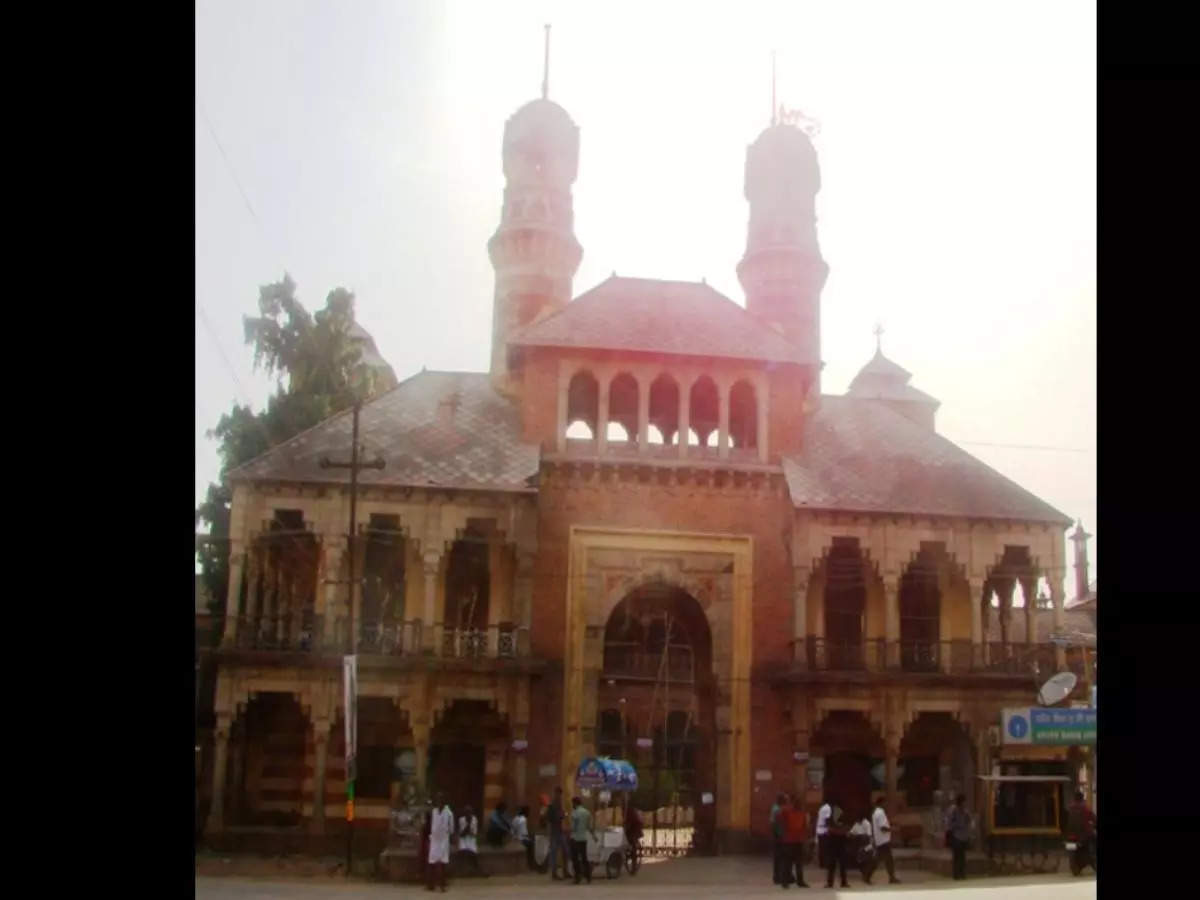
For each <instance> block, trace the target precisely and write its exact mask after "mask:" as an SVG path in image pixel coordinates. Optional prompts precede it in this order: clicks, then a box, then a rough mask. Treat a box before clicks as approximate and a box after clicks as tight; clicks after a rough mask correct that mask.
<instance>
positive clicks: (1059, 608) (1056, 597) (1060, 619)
mask: <svg viewBox="0 0 1200 900" xmlns="http://www.w3.org/2000/svg"><path fill="white" fill-rule="evenodd" d="M1049 581H1050V599H1051V600H1052V601H1053V602H1054V630H1055V631H1057V632H1062V631H1063V630H1064V629H1065V628H1066V610H1065V609H1064V607H1063V603H1064V602H1065V600H1064V597H1063V586H1062V573H1061V572H1055V573H1054V574H1053V575H1052V576H1051V577H1050V579H1049ZM1066 666H1067V648H1066V647H1064V646H1063V645H1062V644H1061V643H1059V644H1055V646H1054V667H1055V668H1056V669H1057V670H1058V671H1060V672H1061V671H1062V670H1063V669H1065V668H1066Z"/></svg>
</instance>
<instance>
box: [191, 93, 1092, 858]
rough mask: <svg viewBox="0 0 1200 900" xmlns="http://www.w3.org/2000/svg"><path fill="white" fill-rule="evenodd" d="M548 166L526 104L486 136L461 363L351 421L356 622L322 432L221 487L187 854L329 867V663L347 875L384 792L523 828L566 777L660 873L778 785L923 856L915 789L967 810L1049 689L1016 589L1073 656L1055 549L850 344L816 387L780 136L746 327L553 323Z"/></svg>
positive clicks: (567, 128)
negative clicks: (875, 801)
mask: <svg viewBox="0 0 1200 900" xmlns="http://www.w3.org/2000/svg"><path fill="white" fill-rule="evenodd" d="M579 147H580V131H579V128H578V127H577V126H576V124H575V123H574V121H573V120H572V119H571V116H570V115H569V114H568V113H567V111H566V110H565V109H563V107H562V106H560V105H558V104H557V103H555V102H553V101H551V100H549V99H548V98H547V97H546V96H544V95H543V97H542V98H540V99H535V100H533V101H532V102H530V103H528V104H526V105H525V106H522V107H521V108H520V109H518V110H517V111H516V112H515V113H514V114H513V115H512V116H511V118H509V120H508V122H507V124H506V126H505V129H504V137H503V145H502V148H501V164H502V168H503V173H504V177H505V188H504V194H503V200H502V205H501V210H500V220H499V224H498V227H497V229H496V231H495V234H494V235H493V236H492V238H491V240H490V241H489V243H488V247H487V251H488V253H489V255H490V259H491V262H492V265H493V267H494V269H495V294H494V300H493V328H492V345H491V355H490V365H489V366H488V368H487V370H486V371H479V372H440V371H425V370H422V371H421V372H420V373H418V374H416V375H413V376H412V377H409V378H407V379H405V380H403V381H400V382H399V383H398V384H397V385H395V386H394V387H392V388H391V389H389V390H386V391H384V392H382V393H379V394H378V395H376V396H374V397H373V398H372V399H371V400H369V401H368V402H367V403H366V404H365V405H364V406H363V408H362V411H361V425H360V441H361V445H362V448H363V452H364V453H365V454H366V455H367V456H368V457H370V458H376V457H377V458H381V459H382V460H384V467H383V468H381V469H367V470H364V471H363V472H361V473H360V475H359V482H358V485H359V486H358V497H357V505H356V509H357V518H356V521H355V522H354V531H353V534H354V539H353V549H354V553H355V560H354V566H353V571H354V573H355V589H354V591H353V592H351V591H350V589H349V588H350V585H349V584H348V572H349V568H348V562H349V560H348V550H349V543H350V542H349V540H348V518H349V510H350V497H349V488H348V476H347V473H346V470H345V469H340V470H339V469H336V468H329V467H325V466H322V464H321V461H322V459H323V458H330V457H337V458H342V459H345V458H347V457H348V456H349V453H350V447H351V430H352V416H351V413H350V412H349V411H347V412H344V413H341V414H338V415H335V416H333V417H332V418H330V419H329V420H327V421H326V422H324V423H322V424H320V425H318V426H317V427H315V428H313V429H310V430H308V431H305V432H304V433H302V434H300V435H297V436H296V437H294V438H292V439H291V440H289V441H287V442H285V443H283V444H280V445H278V446H276V447H274V448H273V449H271V450H270V451H269V452H267V453H265V454H264V455H262V456H261V457H259V458H257V459H255V460H253V461H251V462H249V463H247V464H246V465H244V466H242V467H240V468H239V469H237V470H235V471H234V472H232V473H231V475H230V480H231V484H232V485H233V504H232V510H231V526H230V534H231V556H230V590H229V597H230V600H229V609H228V610H227V614H226V616H225V618H224V624H223V637H222V640H221V643H220V646H219V647H218V648H217V649H216V650H214V651H213V653H214V659H215V661H216V663H215V664H216V692H215V703H214V709H215V725H216V727H215V729H214V735H215V736H214V738H213V745H212V748H211V766H210V769H211V772H212V782H211V784H212V788H211V804H210V808H209V811H208V815H207V824H206V835H207V839H208V840H209V841H211V842H212V843H213V844H214V845H217V846H236V845H242V846H245V845H248V844H251V843H253V841H254V840H257V839H262V840H266V839H265V838H261V836H262V835H263V834H268V833H269V834H272V835H275V837H272V838H270V840H271V841H273V842H274V843H271V846H273V847H283V846H288V847H291V848H293V849H300V848H301V847H309V848H318V847H327V848H330V850H331V851H332V852H338V848H339V847H340V846H342V845H341V843H340V842H341V841H343V840H344V830H343V829H345V827H346V826H345V823H344V811H345V793H344V791H345V782H344V777H345V768H344V753H345V737H344V727H343V721H344V713H345V711H344V704H343V688H342V657H343V655H345V654H348V653H353V654H356V656H357V661H358V662H357V665H358V693H359V697H358V701H357V711H356V715H357V722H358V753H357V785H356V787H357V800H356V806H355V817H356V841H362V842H365V843H364V849H365V848H366V847H367V846H374V845H372V844H370V842H371V841H372V840H375V841H376V842H380V841H382V840H383V837H382V836H383V835H384V833H385V831H386V823H387V821H388V814H389V810H391V809H393V808H395V807H396V806H397V805H401V804H403V803H404V802H406V798H407V799H411V798H413V797H419V796H423V795H424V794H426V793H427V792H429V791H432V790H433V789H435V788H440V789H443V790H445V791H446V792H447V793H448V795H449V797H450V799H451V802H452V803H454V804H456V805H460V806H461V805H462V804H464V803H470V804H472V805H473V806H474V807H475V808H476V809H477V810H478V809H481V808H482V809H490V808H491V806H492V805H493V804H494V803H495V802H496V801H497V800H500V799H504V800H506V801H507V802H508V803H509V805H510V806H512V805H514V804H520V803H528V804H530V805H531V806H533V807H534V808H535V809H536V802H537V798H538V796H539V795H541V794H544V793H549V792H550V791H551V790H552V788H553V787H554V786H556V785H561V786H562V787H564V789H565V790H566V791H567V792H568V796H569V795H570V792H571V791H572V789H573V776H574V773H575V769H576V767H577V766H578V764H579V762H580V760H581V759H582V758H583V757H586V756H591V755H610V756H614V757H622V758H626V759H629V760H630V761H632V762H633V763H634V765H635V766H637V768H638V772H639V775H640V778H641V783H642V786H643V787H642V789H641V790H640V791H639V795H638V799H637V802H638V804H639V806H641V807H642V808H644V809H645V810H647V828H648V831H649V830H650V829H651V826H653V828H654V830H655V834H654V836H653V838H652V837H651V836H650V835H649V834H648V836H647V843H648V844H649V843H651V841H652V840H653V841H654V842H655V846H659V845H660V844H661V845H662V846H664V847H666V846H667V845H668V844H670V845H671V847H672V848H674V850H675V851H678V850H680V849H682V846H681V845H680V843H679V842H680V841H681V840H684V841H686V842H694V845H695V846H696V847H699V848H703V849H713V848H721V849H725V850H729V849H737V848H741V847H746V846H750V845H752V844H753V843H754V842H755V841H756V839H759V838H761V837H762V836H763V835H765V833H766V827H767V814H768V810H769V807H770V805H771V803H772V801H773V798H774V797H775V794H776V793H777V792H778V791H781V790H786V791H799V792H801V794H802V795H803V796H804V797H805V798H806V799H807V801H808V802H809V804H810V805H812V806H813V807H814V808H815V806H816V804H817V802H818V801H819V798H820V796H821V792H822V790H824V789H835V790H837V791H838V792H839V793H840V795H841V796H842V798H843V803H844V804H846V805H848V806H859V805H862V804H865V803H866V802H867V799H868V797H869V796H871V795H872V793H874V792H878V793H884V794H886V796H887V797H888V798H889V802H890V809H891V810H892V811H893V820H894V821H897V822H898V823H899V829H900V830H901V831H903V830H904V829H913V828H917V826H918V825H919V823H920V821H921V818H920V817H921V816H922V815H923V814H924V813H925V812H926V811H928V810H929V809H930V808H931V807H932V806H933V805H934V804H935V794H936V793H937V792H938V791H943V792H950V791H958V790H960V789H961V790H964V791H966V793H967V794H968V796H969V797H970V803H971V804H972V805H974V804H976V803H977V802H979V794H978V793H977V792H976V791H975V787H976V779H975V775H976V774H982V773H985V772H991V771H992V767H993V764H994V763H996V762H997V760H998V758H999V757H998V755H997V754H998V753H999V749H1000V748H999V746H998V743H999V742H998V737H997V726H998V723H999V720H1000V711H1001V710H1002V709H1003V708H1004V707H1012V706H1022V705H1023V706H1030V705H1033V704H1034V703H1035V701H1034V698H1035V696H1036V692H1037V688H1038V685H1039V684H1040V683H1041V682H1042V681H1043V680H1044V679H1045V678H1046V677H1048V676H1049V675H1051V674H1053V673H1054V672H1055V671H1058V670H1061V669H1063V668H1066V667H1069V666H1071V665H1074V663H1073V662H1072V659H1073V658H1074V657H1073V656H1072V653H1073V651H1072V648H1071V647H1069V646H1066V645H1064V644H1063V643H1062V642H1059V643H1058V644H1055V643H1053V642H1051V641H1050V639H1049V636H1048V635H1047V634H1044V633H1042V629H1041V628H1040V627H1026V625H1027V623H1032V622H1034V621H1035V620H1036V618H1037V614H1036V609H1035V605H1034V603H1033V602H1032V601H1033V599H1034V598H1036V597H1037V596H1038V593H1039V591H1038V585H1039V583H1040V584H1042V585H1044V586H1046V588H1045V589H1047V590H1048V600H1044V601H1043V605H1044V606H1045V618H1046V619H1047V620H1048V621H1047V622H1046V624H1047V625H1048V627H1049V628H1052V629H1054V630H1056V631H1062V630H1064V628H1065V626H1066V620H1065V615H1066V612H1065V605H1064V596H1063V594H1064V592H1063V589H1062V585H1063V581H1064V577H1065V574H1066V559H1065V553H1064V547H1065V540H1064V537H1065V530H1066V529H1067V528H1068V527H1069V526H1070V525H1071V524H1072V522H1071V520H1070V519H1069V518H1068V517H1067V516H1066V515H1064V514H1063V513H1061V512H1059V511H1058V510H1056V509H1054V508H1052V507H1051V506H1050V505H1049V504H1047V503H1045V502H1043V501H1042V500H1040V499H1038V498H1037V497H1035V496H1033V495H1032V494H1031V493H1030V492H1029V491H1026V490H1024V489H1023V488H1021V487H1020V486H1019V485H1017V484H1015V483H1013V482H1012V481H1010V480H1009V479H1007V478H1005V477H1004V476H1003V475H1001V474H999V473H998V472H996V471H995V470H993V469H991V468H989V467H988V466H987V465H985V464H984V463H982V462H980V461H979V460H977V459H975V458H974V457H973V456H971V455H970V454H969V453H967V452H966V451H964V450H963V449H961V448H960V447H958V446H956V445H955V444H954V443H952V442H951V441H949V440H947V439H946V438H945V437H943V436H941V435H940V434H938V431H937V427H936V420H935V414H936V412H937V409H938V402H937V401H936V400H935V399H933V398H932V397H930V396H929V395H927V394H925V393H923V392H922V391H920V390H919V389H918V388H916V387H914V386H913V385H912V384H910V381H911V380H912V376H911V375H910V373H909V372H908V371H906V370H905V369H904V368H902V367H901V366H900V365H898V364H897V363H896V362H894V361H892V360H890V359H888V358H887V357H886V356H885V355H884V354H883V352H882V348H881V347H880V348H879V349H877V351H876V353H875V355H874V357H873V358H871V359H870V360H868V361H867V362H866V363H865V365H864V366H863V367H862V369H861V371H860V372H859V373H858V375H857V376H856V377H855V378H854V380H853V382H852V384H851V386H850V389H849V390H848V391H847V392H846V393H845V394H842V395H834V394H827V393H824V392H823V391H822V387H821V369H822V351H821V328H820V323H821V316H820V309H821V291H822V287H823V285H824V283H825V279H826V275H827V273H828V266H827V264H826V262H825V260H824V258H823V257H822V253H821V248H820V242H819V240H818V230H817V217H816V208H815V201H816V195H817V192H818V190H819V189H820V187H821V180H820V168H819V165H818V159H817V153H816V150H815V149H814V146H813V143H812V140H811V138H810V136H809V134H808V133H806V131H805V130H803V129H802V128H801V127H798V126H797V125H795V124H791V123H787V122H773V123H772V124H771V125H770V126H769V127H767V128H766V129H765V130H764V131H763V132H762V133H761V134H759V135H758V136H757V137H756V138H755V139H754V141H753V143H752V144H751V145H750V146H749V149H748V151H747V154H746V162H745V198H746V201H747V203H748V229H747V236H746V245H745V253H744V255H743V257H742V259H741V261H740V263H739V264H738V267H737V275H738V278H739V281H740V283H741V285H742V288H743V289H744V292H745V298H744V304H743V303H739V302H735V301H734V300H733V299H731V298H729V297H726V296H724V295H722V294H721V293H720V292H719V291H717V290H715V289H714V288H713V287H711V286H709V285H708V284H706V283H704V282H700V283H696V282H690V281H662V280H653V279H644V278H632V277H618V276H616V275H615V274H614V275H613V276H612V277H610V278H608V279H606V280H604V281H603V282H601V283H600V284H597V285H594V286H589V287H587V289H586V290H583V291H582V292H578V293H577V290H576V286H575V284H574V281H573V279H574V276H575V273H576V270H577V269H578V267H579V264H580V260H581V258H582V254H583V248H582V247H581V246H580V243H579V241H578V240H577V238H576V235H575V229H574V212H573V201H572V187H573V185H574V183H575V181H576V177H577V174H578V160H579ZM597 162H598V164H602V161H597ZM832 202H836V197H835V198H832ZM480 250H481V252H482V250H483V248H480ZM374 356H376V357H377V356H378V354H374ZM377 362H379V363H380V364H382V360H377ZM480 362H481V363H483V362H485V361H484V360H481V361H480ZM384 365H385V364H384ZM1017 585H1020V586H1021V589H1022V593H1023V596H1024V597H1026V598H1030V601H1031V603H1030V604H1029V605H1028V606H1027V607H1026V610H1025V612H1024V614H1021V611H1020V610H1017V611H1014V610H1013V609H1012V607H1011V605H1010V604H1009V601H1008V598H1010V597H1011V595H1012V594H1013V592H1014V590H1015V587H1016V586H1017ZM351 593H352V595H353V619H352V621H353V623H354V628H353V633H350V630H349V622H350V621H351V618H350V608H349V598H350V597H351ZM997 597H998V598H1000V602H999V604H998V605H993V598H997ZM1014 623H1019V624H1014ZM1029 761H1030V762H1043V761H1044V760H1041V759H1040V758H1034V756H1031V757H1030V759H1029ZM1051 761H1053V760H1051ZM666 818H669V819H670V822H669V823H668V822H665V821H664V819H666ZM685 826H686V827H685ZM272 829H273V831H272ZM660 830H661V831H662V834H661V835H659V834H658V831H660ZM680 834H685V837H683V838H681V837H680ZM254 835H258V836H259V838H254V837H253V836H254Z"/></svg>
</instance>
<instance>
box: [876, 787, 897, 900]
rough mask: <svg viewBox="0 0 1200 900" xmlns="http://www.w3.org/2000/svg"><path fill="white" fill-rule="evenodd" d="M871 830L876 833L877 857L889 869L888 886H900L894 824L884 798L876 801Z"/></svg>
mask: <svg viewBox="0 0 1200 900" xmlns="http://www.w3.org/2000/svg"><path fill="white" fill-rule="evenodd" d="M871 828H872V830H874V832H875V856H876V858H877V859H878V861H879V862H880V863H882V864H883V865H885V866H886V867H887V873H888V884H899V883H900V879H899V878H897V877H896V863H895V862H894V861H893V860H892V824H891V822H889V821H888V817H887V812H886V811H885V810H884V808H883V797H882V796H881V797H880V798H879V799H878V800H876V801H875V812H874V813H872V814H871Z"/></svg>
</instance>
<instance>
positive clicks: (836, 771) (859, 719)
mask: <svg viewBox="0 0 1200 900" xmlns="http://www.w3.org/2000/svg"><path fill="white" fill-rule="evenodd" d="M812 752H813V755H814V756H822V757H823V758H824V766H825V775H824V780H823V782H822V784H821V789H822V792H823V793H824V794H825V796H826V797H828V798H832V799H836V800H837V802H838V804H839V805H840V806H841V807H842V808H843V809H844V810H845V811H846V812H847V813H848V814H849V815H850V816H851V817H853V819H854V820H855V821H857V820H858V819H859V818H862V817H863V816H865V815H867V814H868V813H869V811H870V808H871V797H872V795H873V794H876V793H878V792H880V791H882V790H883V789H884V770H883V766H884V746H883V738H882V736H881V735H880V734H879V730H878V729H877V728H876V727H875V726H874V725H873V724H872V723H871V722H870V721H869V720H868V719H867V717H866V716H865V715H864V714H863V713H862V712H860V711H859V710H852V709H845V710H842V709H835V710H830V712H829V713H828V714H827V715H826V716H825V718H824V719H823V720H822V722H821V725H820V727H819V728H818V729H817V730H816V732H815V733H814V734H813V736H812Z"/></svg>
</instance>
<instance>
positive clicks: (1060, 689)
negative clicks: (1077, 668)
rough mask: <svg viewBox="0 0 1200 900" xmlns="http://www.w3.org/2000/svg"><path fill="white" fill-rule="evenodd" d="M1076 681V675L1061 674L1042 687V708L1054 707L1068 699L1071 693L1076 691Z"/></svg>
mask: <svg viewBox="0 0 1200 900" xmlns="http://www.w3.org/2000/svg"><path fill="white" fill-rule="evenodd" d="M1076 681H1077V679H1076V678H1075V673H1073V672H1059V673H1058V674H1057V675H1055V676H1053V677H1052V678H1050V680H1049V681H1047V682H1046V683H1045V684H1043V685H1042V689H1041V690H1040V691H1038V703H1040V704H1042V706H1053V705H1054V704H1055V703H1058V702H1059V701H1061V700H1064V699H1066V698H1067V697H1068V696H1070V694H1071V691H1073V690H1075V683H1076Z"/></svg>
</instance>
